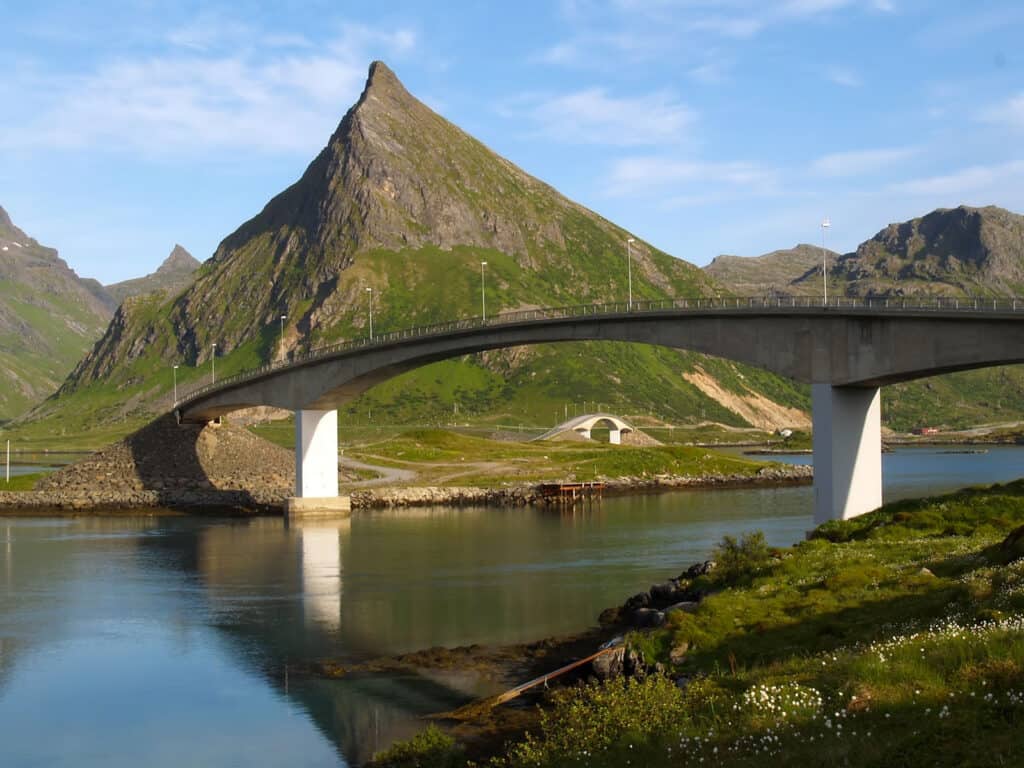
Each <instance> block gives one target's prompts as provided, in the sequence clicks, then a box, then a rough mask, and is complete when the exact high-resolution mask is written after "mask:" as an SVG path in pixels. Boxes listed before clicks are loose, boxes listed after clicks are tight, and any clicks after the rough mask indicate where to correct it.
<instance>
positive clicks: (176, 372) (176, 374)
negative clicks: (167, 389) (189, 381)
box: [171, 365, 178, 406]
mask: <svg viewBox="0 0 1024 768" xmlns="http://www.w3.org/2000/svg"><path fill="white" fill-rule="evenodd" d="M171 375H172V376H173V377H174V405H175V406H177V405H178V366H176V365H175V366H174V367H173V368H171Z"/></svg>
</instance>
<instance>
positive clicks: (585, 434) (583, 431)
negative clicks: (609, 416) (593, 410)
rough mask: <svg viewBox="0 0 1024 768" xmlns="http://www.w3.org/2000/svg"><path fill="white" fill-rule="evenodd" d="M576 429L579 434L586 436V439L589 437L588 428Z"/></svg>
mask: <svg viewBox="0 0 1024 768" xmlns="http://www.w3.org/2000/svg"><path fill="white" fill-rule="evenodd" d="M576 431H577V432H579V433H580V434H581V435H583V437H585V438H587V440H589V439H590V430H589V429H577V430H576Z"/></svg>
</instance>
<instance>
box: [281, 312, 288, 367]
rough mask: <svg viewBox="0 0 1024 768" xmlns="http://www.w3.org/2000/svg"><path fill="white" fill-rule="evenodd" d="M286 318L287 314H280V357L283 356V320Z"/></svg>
mask: <svg viewBox="0 0 1024 768" xmlns="http://www.w3.org/2000/svg"><path fill="white" fill-rule="evenodd" d="M287 319H288V315H281V341H280V343H279V346H280V347H281V357H284V321H285V320H287Z"/></svg>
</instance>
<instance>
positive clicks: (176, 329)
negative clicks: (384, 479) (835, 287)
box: [34, 62, 807, 426]
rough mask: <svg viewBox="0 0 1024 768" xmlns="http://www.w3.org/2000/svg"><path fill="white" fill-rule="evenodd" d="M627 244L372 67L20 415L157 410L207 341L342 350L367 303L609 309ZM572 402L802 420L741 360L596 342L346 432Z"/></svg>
mask: <svg viewBox="0 0 1024 768" xmlns="http://www.w3.org/2000/svg"><path fill="white" fill-rule="evenodd" d="M628 237H629V233H628V232H626V231H625V230H623V229H622V228H620V227H617V226H616V225H614V224H612V223H611V222H609V221H607V220H605V219H603V218H602V217H600V216H598V215H597V214H595V213H594V212H592V211H590V210H588V209H586V208H584V207H583V206H581V205H579V204H577V203H574V202H573V201H571V200H569V199H567V198H565V197H564V196H562V195H561V194H559V193H558V192H557V191H556V190H554V189H552V188H551V187H550V186H548V185H547V184H545V183H543V182H541V181H539V180H538V179H536V178H534V177H532V176H530V175H529V174H527V173H526V172H525V171H523V170H521V169H520V168H518V167H516V166H515V165H513V164H512V163H511V162H509V161H508V160H505V159H504V158H502V157H500V156H498V155H496V154H495V153H494V152H492V151H491V150H490V149H488V148H487V147H486V146H484V145H483V144H482V143H480V142H479V141H477V140H476V139H474V138H473V137H471V136H469V135H468V134H466V133H465V132H463V131H462V130H460V129H459V128H458V127H456V126H455V125H453V124H452V123H450V122H448V121H447V120H445V119H444V118H442V117H440V116H439V115H437V114H436V113H434V112H433V111H431V110H430V109H429V108H427V107H426V106H425V105H424V104H422V103H421V102H419V101H418V100H416V99H415V98H414V97H413V96H412V95H410V94H409V92H408V91H407V90H406V89H405V88H404V86H403V85H402V84H401V83H400V82H399V81H398V79H397V77H396V76H395V75H394V73H393V72H391V70H389V69H388V68H387V67H386V66H385V65H383V64H382V63H380V62H376V63H374V64H373V65H372V66H371V68H370V72H369V76H368V79H367V82H366V87H365V89H364V91H363V93H362V95H361V96H360V98H359V100H358V101H357V103H356V104H355V106H353V107H352V108H351V109H350V110H349V112H348V113H347V114H346V115H345V117H344V118H343V119H342V121H341V123H340V124H339V126H338V128H337V130H336V131H335V132H334V134H333V136H331V138H330V141H329V142H328V144H327V146H326V147H325V148H324V149H323V151H322V152H321V153H320V154H319V155H318V156H317V157H316V158H315V159H314V160H313V162H312V163H311V164H310V165H309V167H308V168H307V169H306V171H305V173H303V175H302V177H301V178H300V179H299V180H298V181H297V182H296V183H295V184H293V185H292V186H291V187H289V188H288V189H286V190H284V191H283V192H281V193H280V194H278V195H277V196H275V197H274V198H273V199H271V200H270V202H268V203H267V205H266V206H265V207H264V209H263V210H262V211H261V212H260V213H259V214H258V215H256V216H255V217H253V218H252V219H250V220H249V221H247V222H246V223H244V224H242V225H241V226H240V227H239V228H238V229H237V230H236V231H235V232H234V233H232V234H230V235H229V236H228V237H226V238H225V239H224V241H223V242H222V243H221V244H220V246H219V247H218V248H217V250H216V252H215V254H214V256H213V258H212V259H210V260H209V261H207V262H206V263H204V264H203V265H202V266H201V267H200V268H199V270H198V271H197V272H196V275H195V280H194V282H193V283H192V284H191V285H190V286H189V287H188V288H187V289H186V290H185V291H184V292H183V293H181V294H180V295H178V296H160V295H158V294H147V295H144V296H137V297H135V298H130V299H127V300H126V301H125V302H124V304H122V305H121V307H120V308H119V309H118V310H117V313H116V314H115V317H114V319H113V321H112V322H111V325H110V327H109V329H108V330H107V332H106V334H105V335H104V336H103V338H102V339H101V340H100V341H99V342H98V343H97V344H96V346H95V348H94V349H93V350H92V352H91V353H90V354H89V355H87V356H86V357H85V358H84V359H83V360H82V361H81V363H80V364H79V365H78V366H77V368H76V369H75V371H74V372H73V373H72V375H71V376H70V377H69V378H68V380H67V381H66V382H65V384H64V386H63V387H62V388H61V390H60V392H59V395H58V396H57V397H55V398H53V399H51V400H50V401H48V402H47V403H45V404H44V405H43V406H42V407H41V408H39V409H38V410H37V411H36V413H35V414H34V417H35V418H45V417H47V416H51V417H56V416H59V417H60V418H61V419H62V423H69V422H68V421H67V420H68V419H72V420H73V419H80V420H84V421H86V422H88V421H90V420H91V421H103V420H109V419H111V418H120V416H121V414H122V413H124V412H125V409H126V408H128V409H130V412H129V415H130V414H131V413H135V414H137V415H138V416H139V417H140V418H141V417H143V416H144V415H145V414H148V413H151V412H153V411H154V410H156V409H159V408H166V407H167V406H168V405H169V402H168V395H169V392H170V387H171V367H172V365H174V364H180V365H181V368H180V369H179V370H178V372H177V376H178V384H179V387H186V386H188V383H189V382H190V381H196V380H199V381H202V380H205V379H206V377H207V376H209V375H210V372H211V367H212V366H211V360H210V358H211V354H212V352H213V350H214V345H215V344H216V354H217V358H218V359H217V362H216V367H217V372H218V375H229V374H230V373H232V372H233V371H237V370H241V369H244V368H249V367H254V366H256V365H259V364H261V363H264V362H267V361H270V360H274V359H278V358H279V357H280V356H282V355H283V354H284V353H286V352H289V351H292V350H304V349H309V348H312V347H317V346H320V345H324V344H327V343H331V342H334V341H338V340H340V339H351V338H358V337H361V336H364V335H366V333H367V332H368V327H367V326H368V315H369V312H370V301H371V300H372V302H373V313H374V323H373V324H374V328H375V329H377V330H378V331H383V330H387V329H397V328H403V327H408V326H412V325H421V324H427V323H432V322H438V321H442V320H448V319H453V318H458V317H471V316H475V315H479V314H480V312H481V285H482V283H483V284H484V285H485V290H486V300H487V311H488V314H491V313H495V312H498V311H501V310H509V309H516V308H525V307H536V306H557V305H568V304H581V303H588V302H608V301H625V299H626V293H627V291H626V288H627V286H626V282H627V281H626V277H627V266H628V265H627V263H626V256H627V251H626V240H627V238H628ZM631 256H632V263H631V266H632V276H633V295H634V298H635V299H638V300H639V299H654V298H663V297H669V296H698V295H710V294H713V293H716V292H718V290H719V289H718V287H717V284H716V282H715V280H714V279H713V278H711V277H709V276H708V275H706V274H705V273H704V272H703V271H702V270H700V269H698V268H697V267H695V266H693V265H692V264H689V263H687V262H685V261H681V260H679V259H676V258H673V257H671V256H669V255H668V254H666V253H664V252H662V251H660V250H658V249H657V248H654V247H653V246H651V245H649V244H647V243H644V242H641V241H639V239H637V242H635V244H634V245H633V247H632V249H631ZM481 262H486V267H482V264H481ZM367 288H372V293H371V292H368V291H367V290H366V289H367ZM282 315H284V316H285V317H286V321H285V322H284V323H283V333H282V324H281V322H280V317H281V316H282ZM640 371H642V372H643V373H642V375H638V372H640ZM751 382H759V383H763V382H767V384H764V386H763V387H761V389H758V388H757V387H755V386H754V385H753V384H752V383H751ZM759 386H760V384H759ZM766 388H767V389H766ZM766 391H769V392H770V395H769V396H765V392H766ZM584 402H587V403H589V404H590V407H594V406H595V405H596V404H603V405H604V406H605V407H606V408H611V409H615V410H618V411H621V412H624V413H627V414H638V413H654V414H656V415H658V416H662V417H664V418H671V419H672V420H674V421H688V420H701V419H704V418H706V419H709V420H717V421H724V422H726V423H729V424H736V425H743V424H748V423H752V422H757V423H760V424H763V425H769V426H770V425H774V424H776V423H779V422H781V423H784V424H792V423H794V420H796V421H802V422H806V414H805V413H804V411H805V409H806V407H807V398H806V395H805V394H803V393H802V392H801V391H800V390H799V388H797V387H796V386H795V385H792V384H791V383H789V382H783V381H781V380H778V379H774V378H772V377H768V378H767V379H766V378H765V375H764V374H762V373H761V372H750V371H748V370H747V369H744V368H743V367H742V366H737V365H734V364H732V363H728V362H724V361H721V360H710V359H708V358H705V357H703V356H700V355H696V354H689V353H679V352H675V351H672V350H665V349H657V348H653V347H647V346H643V345H623V344H614V343H594V344H580V345H550V346H535V347H529V348H522V349H510V350H502V351H495V352H490V353H486V354H483V355H478V356H472V357H468V358H465V359H461V360H450V361H444V362H441V363H438V364H435V365H434V366H430V367H426V368H423V369H420V370H417V371H413V372H411V373H409V374H407V375H405V376H402V377H399V378H397V379H395V380H392V381H389V382H386V383H384V384H382V385H381V386H379V387H375V388H374V389H373V390H372V391H371V392H368V393H367V394H366V395H364V396H363V397H362V398H360V399H359V400H357V401H355V402H354V403H353V404H352V405H351V406H350V407H349V409H348V414H347V418H348V419H349V420H362V421H365V420H366V419H367V418H371V416H370V414H372V419H373V420H374V421H376V422H392V423H394V422H404V423H408V422H410V421H413V422H420V423H422V422H425V421H429V422H436V421H439V420H443V419H444V420H447V419H450V418H451V417H452V415H453V414H454V413H455V412H456V411H458V413H459V414H460V416H461V417H463V418H465V417H467V416H472V417H474V418H479V417H490V418H495V419H497V418H500V417H504V418H510V419H515V420H517V421H524V422H526V423H531V422H532V423H553V422H554V421H555V419H556V418H557V419H558V420H559V421H560V420H561V419H562V417H563V415H564V412H565V410H566V409H567V407H568V406H569V404H571V403H572V404H576V403H578V406H579V407H583V405H584ZM126 404H127V405H126ZM573 407H576V406H575V405H574V406H573Z"/></svg>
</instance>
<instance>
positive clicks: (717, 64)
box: [686, 60, 730, 85]
mask: <svg viewBox="0 0 1024 768" xmlns="http://www.w3.org/2000/svg"><path fill="white" fill-rule="evenodd" d="M729 70H730V65H729V63H728V62H726V61H724V60H719V61H707V62H705V63H703V64H701V65H700V66H697V67H693V68H692V69H690V71H689V72H687V73H686V74H688V75H689V76H690V78H691V79H693V80H696V81H697V82H698V83H703V84H704V85H719V84H721V83H724V82H725V81H726V80H728V79H729Z"/></svg>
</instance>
